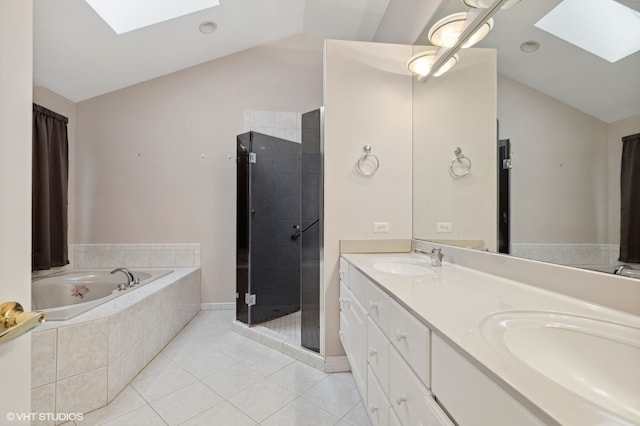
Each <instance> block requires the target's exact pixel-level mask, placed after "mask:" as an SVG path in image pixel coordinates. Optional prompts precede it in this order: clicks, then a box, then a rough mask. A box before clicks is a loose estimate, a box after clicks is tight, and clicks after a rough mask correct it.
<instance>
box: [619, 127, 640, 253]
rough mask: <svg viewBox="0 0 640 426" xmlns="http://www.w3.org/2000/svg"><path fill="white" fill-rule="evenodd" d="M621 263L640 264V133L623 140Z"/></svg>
mask: <svg viewBox="0 0 640 426" xmlns="http://www.w3.org/2000/svg"><path fill="white" fill-rule="evenodd" d="M622 143H623V145H622V164H621V172H620V261H621V262H629V263H640V133H636V134H635V135H630V136H625V137H624V138H622Z"/></svg>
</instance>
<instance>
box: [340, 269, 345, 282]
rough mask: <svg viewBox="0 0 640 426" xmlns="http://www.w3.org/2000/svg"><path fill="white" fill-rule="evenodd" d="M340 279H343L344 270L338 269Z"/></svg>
mask: <svg viewBox="0 0 640 426" xmlns="http://www.w3.org/2000/svg"><path fill="white" fill-rule="evenodd" d="M340 279H341V280H344V271H340Z"/></svg>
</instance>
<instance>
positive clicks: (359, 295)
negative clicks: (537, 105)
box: [349, 266, 374, 307]
mask: <svg viewBox="0 0 640 426" xmlns="http://www.w3.org/2000/svg"><path fill="white" fill-rule="evenodd" d="M370 285H374V284H373V283H371V282H370V281H369V279H368V278H367V277H366V276H365V275H364V274H363V273H362V272H360V271H358V270H357V269H356V268H355V267H353V266H350V267H349V289H350V290H351V294H353V297H354V298H355V299H356V300H357V301H358V302H360V304H361V305H362V306H363V307H364V306H365V305H366V303H367V287H369V286H370Z"/></svg>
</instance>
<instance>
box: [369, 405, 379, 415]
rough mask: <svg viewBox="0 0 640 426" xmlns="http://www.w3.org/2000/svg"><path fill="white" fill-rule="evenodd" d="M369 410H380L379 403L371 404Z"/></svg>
mask: <svg viewBox="0 0 640 426" xmlns="http://www.w3.org/2000/svg"><path fill="white" fill-rule="evenodd" d="M369 411H371V413H375V412H376V411H378V404H371V407H370V408H369Z"/></svg>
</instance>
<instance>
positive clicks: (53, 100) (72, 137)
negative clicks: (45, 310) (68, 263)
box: [33, 86, 77, 256]
mask: <svg viewBox="0 0 640 426" xmlns="http://www.w3.org/2000/svg"><path fill="white" fill-rule="evenodd" d="M33 102H34V103H36V104H38V105H41V106H43V107H45V108H47V109H50V110H51V111H54V112H57V113H58V114H61V115H64V116H65V117H67V118H68V119H69V123H67V134H68V138H69V198H68V202H69V208H68V210H67V211H68V213H67V219H68V223H69V228H68V232H67V237H68V243H69V244H74V243H75V238H76V235H75V227H74V224H75V183H76V177H75V174H76V163H75V157H76V122H77V118H76V110H77V108H76V104H75V103H74V102H71V101H70V100H68V99H66V98H64V97H62V96H60V95H58V94H57V93H54V92H52V91H51V90H49V89H47V88H45V87H41V86H35V87H34V88H33ZM69 256H72V253H69Z"/></svg>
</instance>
